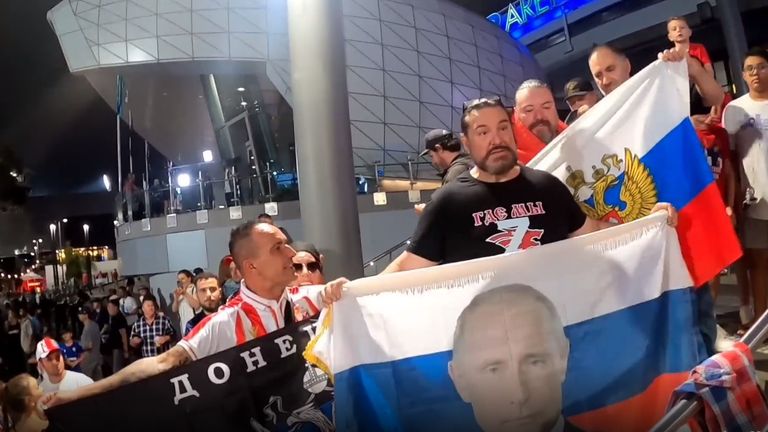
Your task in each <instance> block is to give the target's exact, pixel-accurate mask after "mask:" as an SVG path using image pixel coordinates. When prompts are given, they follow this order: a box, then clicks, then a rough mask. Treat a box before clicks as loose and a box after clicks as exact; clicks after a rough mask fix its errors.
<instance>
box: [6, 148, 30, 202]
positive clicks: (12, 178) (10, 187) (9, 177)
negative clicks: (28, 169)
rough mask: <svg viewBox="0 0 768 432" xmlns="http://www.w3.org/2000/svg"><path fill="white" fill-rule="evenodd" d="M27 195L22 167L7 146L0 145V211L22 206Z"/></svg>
mask: <svg viewBox="0 0 768 432" xmlns="http://www.w3.org/2000/svg"><path fill="white" fill-rule="evenodd" d="M28 194H29V187H28V186H27V185H26V183H25V172H24V165H23V163H22V161H21V159H20V158H19V157H18V156H17V155H16V152H15V151H14V150H13V149H12V148H11V147H10V146H9V145H7V144H0V211H2V210H5V209H7V208H8V207H17V206H21V205H24V203H26V201H27V195H28Z"/></svg>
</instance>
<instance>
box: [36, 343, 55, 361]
mask: <svg viewBox="0 0 768 432" xmlns="http://www.w3.org/2000/svg"><path fill="white" fill-rule="evenodd" d="M54 351H61V348H59V344H58V343H56V341H55V340H53V339H51V338H49V337H44V338H43V340H41V341H40V342H38V343H37V350H36V351H35V358H36V359H37V360H38V361H40V359H44V358H46V357H48V354H50V353H52V352H54Z"/></svg>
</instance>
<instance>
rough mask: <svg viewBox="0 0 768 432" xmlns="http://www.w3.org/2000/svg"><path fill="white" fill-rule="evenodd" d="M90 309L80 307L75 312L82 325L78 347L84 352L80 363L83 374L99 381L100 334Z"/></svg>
mask: <svg viewBox="0 0 768 432" xmlns="http://www.w3.org/2000/svg"><path fill="white" fill-rule="evenodd" d="M93 317H94V314H93V311H91V309H89V308H88V307H86V306H81V307H80V308H79V309H78V310H77V318H78V319H79V320H80V322H82V323H83V333H82V334H81V335H80V345H82V346H83V349H84V350H85V357H84V358H83V361H82V362H80V368H81V369H82V370H83V373H84V374H86V375H88V377H90V378H91V379H93V380H99V379H101V333H100V332H99V325H98V324H96V322H95V321H93V319H92V318H93Z"/></svg>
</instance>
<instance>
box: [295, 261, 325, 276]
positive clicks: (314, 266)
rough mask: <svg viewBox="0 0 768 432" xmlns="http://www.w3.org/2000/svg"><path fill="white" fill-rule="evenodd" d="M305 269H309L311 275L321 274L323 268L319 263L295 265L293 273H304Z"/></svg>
mask: <svg viewBox="0 0 768 432" xmlns="http://www.w3.org/2000/svg"><path fill="white" fill-rule="evenodd" d="M304 269H307V271H308V272H309V273H317V272H319V271H320V270H321V269H322V267H321V266H320V263H319V262H317V261H312V262H311V263H306V264H302V263H293V271H294V272H296V273H301V272H303V271H304Z"/></svg>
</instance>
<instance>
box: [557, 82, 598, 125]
mask: <svg viewBox="0 0 768 432" xmlns="http://www.w3.org/2000/svg"><path fill="white" fill-rule="evenodd" d="M564 93H565V103H567V104H568V108H570V109H571V112H570V113H568V117H566V118H565V124H567V125H569V124H571V123H573V122H575V121H576V119H577V118H579V117H581V115H582V114H584V113H585V112H587V110H589V109H590V108H592V107H593V106H594V105H595V104H596V103H597V102H598V101H599V100H600V97H599V96H598V95H597V91H596V90H595V87H594V86H593V85H592V82H591V81H589V80H588V79H586V78H582V77H577V78H574V79H572V80H570V81H568V83H567V84H565V90H564Z"/></svg>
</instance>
